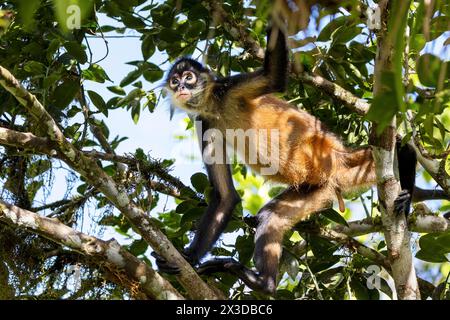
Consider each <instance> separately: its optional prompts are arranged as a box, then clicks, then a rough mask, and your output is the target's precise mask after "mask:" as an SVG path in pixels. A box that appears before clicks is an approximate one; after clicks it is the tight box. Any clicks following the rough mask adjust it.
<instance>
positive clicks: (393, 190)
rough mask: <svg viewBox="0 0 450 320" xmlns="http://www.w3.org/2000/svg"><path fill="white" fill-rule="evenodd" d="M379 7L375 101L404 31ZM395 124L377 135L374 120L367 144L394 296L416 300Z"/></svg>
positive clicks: (382, 92) (386, 5)
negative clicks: (400, 198)
mask: <svg viewBox="0 0 450 320" xmlns="http://www.w3.org/2000/svg"><path fill="white" fill-rule="evenodd" d="M408 3H409V1H408V2H405V3H403V2H402V3H401V4H400V5H399V9H398V11H399V12H398V13H403V12H406V13H407V10H408V5H407V4H408ZM378 6H379V8H380V11H381V13H382V14H381V19H382V21H381V30H380V31H379V32H378V34H377V55H376V57H375V69H374V86H373V95H374V99H375V100H376V99H377V98H378V99H383V97H384V95H385V94H387V93H386V89H385V86H386V84H384V83H383V75H384V74H386V73H388V72H390V73H394V72H395V67H394V65H393V61H394V59H395V55H394V54H395V48H396V43H395V42H394V41H395V40H394V33H395V32H396V31H397V32H401V33H402V35H403V33H404V30H391V29H389V28H391V27H393V26H394V24H393V23H391V21H394V19H393V18H392V17H390V14H392V12H391V10H392V9H393V5H391V3H390V2H389V1H388V0H383V1H380V2H379V3H378ZM405 10H406V11H405ZM402 17H403V14H402ZM397 29H401V28H397ZM390 33H392V34H390ZM396 49H397V50H401V52H403V50H402V49H400V48H398V45H397V48H396ZM391 94H393V93H391ZM392 107H393V106H392ZM395 127H396V120H395V116H394V117H393V118H392V119H391V120H390V121H389V123H388V126H387V127H386V129H384V130H383V132H382V133H381V134H380V135H378V133H377V128H378V126H377V124H376V123H374V124H373V127H372V132H371V138H370V140H371V142H370V143H371V144H372V145H373V156H374V160H375V168H376V175H377V188H378V197H379V199H380V201H379V203H380V207H381V219H382V223H383V231H384V235H385V240H386V246H387V249H388V257H389V261H390V264H391V268H392V276H393V278H394V282H395V287H396V290H397V296H398V298H399V299H402V300H403V299H407V300H417V299H420V291H419V287H418V283H417V277H416V271H415V269H414V264H413V258H412V252H411V245H410V241H411V233H410V232H409V231H408V227H407V222H406V218H405V216H404V215H398V214H396V213H395V210H394V200H395V199H396V197H397V195H398V194H399V190H400V185H399V182H398V181H397V179H396V177H395V173H394V155H395V139H396V130H395Z"/></svg>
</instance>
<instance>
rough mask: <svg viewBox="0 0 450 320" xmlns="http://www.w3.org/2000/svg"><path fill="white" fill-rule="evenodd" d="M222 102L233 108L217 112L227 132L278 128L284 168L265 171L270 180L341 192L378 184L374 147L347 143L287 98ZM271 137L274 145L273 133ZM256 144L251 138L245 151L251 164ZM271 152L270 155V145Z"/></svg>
mask: <svg viewBox="0 0 450 320" xmlns="http://www.w3.org/2000/svg"><path fill="white" fill-rule="evenodd" d="M229 96H233V95H229ZM223 105H225V106H227V108H233V110H221V111H222V112H220V113H218V114H220V116H218V117H216V118H215V119H214V121H215V125H216V126H217V128H219V129H221V130H222V131H223V133H224V136H225V131H226V129H243V130H244V131H245V130H248V129H256V130H260V129H265V130H270V129H276V130H278V131H279V150H280V153H279V155H278V156H279V161H280V163H279V168H280V170H279V172H278V173H277V174H275V175H271V176H266V177H265V178H266V179H268V180H271V181H274V182H281V183H285V184H288V185H290V186H294V187H295V186H302V185H312V186H324V185H328V186H329V187H331V188H333V189H335V190H336V193H337V194H340V192H341V191H342V192H350V191H353V190H354V189H359V188H363V187H366V186H370V185H372V184H374V183H375V169H374V162H373V158H372V152H371V149H370V148H365V149H359V150H351V149H349V148H346V147H345V146H344V145H343V144H342V142H341V141H340V140H339V139H338V138H337V137H336V136H335V135H334V134H332V133H331V132H330V131H328V130H327V129H326V128H325V126H324V125H323V124H322V123H321V122H320V121H319V120H318V119H317V118H315V117H313V116H312V115H310V114H309V113H307V112H305V111H302V110H298V109H296V108H294V107H292V106H291V105H290V104H288V103H287V102H285V101H284V100H281V99H278V98H276V97H275V96H272V95H263V96H260V97H258V98H255V99H250V100H245V99H240V100H236V101H226V102H225V103H223ZM218 112H219V110H218ZM269 132H270V131H269ZM268 142H269V143H268V144H269V145H270V134H269V137H268ZM251 147H252V146H250V145H249V140H248V139H246V145H245V154H241V156H242V158H243V159H244V160H245V162H246V163H248V161H247V160H248V157H249V154H248V151H249V150H250V149H251ZM238 153H239V150H238ZM268 154H269V157H270V150H268ZM249 166H250V167H251V168H252V169H253V170H254V171H256V172H260V170H261V168H262V167H264V164H263V163H260V162H258V163H257V164H252V165H249ZM337 198H339V196H337Z"/></svg>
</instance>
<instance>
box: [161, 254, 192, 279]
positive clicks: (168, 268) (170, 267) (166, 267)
mask: <svg viewBox="0 0 450 320" xmlns="http://www.w3.org/2000/svg"><path fill="white" fill-rule="evenodd" d="M181 255H182V256H183V258H185V259H186V261H187V262H189V263H190V264H191V265H192V261H191V259H190V258H189V256H188V255H187V254H186V252H185V251H183V252H182V253H181ZM152 256H153V257H154V258H155V259H156V265H157V266H158V269H159V271H160V272H163V273H167V274H179V273H180V272H181V270H180V268H179V267H178V266H176V265H174V264H171V263H169V262H168V261H167V260H166V259H164V258H163V257H162V256H160V255H159V254H157V253H156V252H155V251H153V252H152Z"/></svg>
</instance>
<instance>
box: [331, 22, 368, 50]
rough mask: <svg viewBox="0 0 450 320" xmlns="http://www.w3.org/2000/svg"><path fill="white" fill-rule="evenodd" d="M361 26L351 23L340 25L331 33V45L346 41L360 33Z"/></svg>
mask: <svg viewBox="0 0 450 320" xmlns="http://www.w3.org/2000/svg"><path fill="white" fill-rule="evenodd" d="M361 30H362V28H361V27H358V26H355V25H351V26H346V25H344V26H340V27H339V28H337V29H336V30H335V31H333V33H332V35H331V43H332V44H331V46H334V45H335V44H339V43H347V42H349V41H350V40H352V39H353V38H354V37H356V36H357V35H359V34H360V33H361Z"/></svg>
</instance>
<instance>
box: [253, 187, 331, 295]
mask: <svg viewBox="0 0 450 320" xmlns="http://www.w3.org/2000/svg"><path fill="white" fill-rule="evenodd" d="M334 198H335V195H334V192H333V190H332V189H330V188H328V187H302V188H299V189H295V188H293V187H291V188H289V189H287V190H286V191H284V192H283V193H281V194H280V195H278V196H277V197H276V198H274V199H273V200H272V201H270V202H269V203H268V204H267V205H266V206H264V207H263V208H262V209H261V211H260V212H259V213H258V220H259V224H258V227H257V228H256V235H255V253H254V261H255V266H256V268H257V269H258V271H259V275H260V278H261V280H262V284H263V291H264V292H267V293H270V294H273V293H274V292H275V291H276V288H277V284H276V277H277V272H278V264H279V260H280V257H281V252H282V241H283V236H284V234H285V232H286V231H288V230H289V229H291V228H292V226H293V225H295V224H296V223H297V222H299V221H302V220H305V219H307V218H308V217H309V216H310V215H311V214H313V213H315V212H319V211H321V210H323V209H326V208H328V207H330V206H331V205H332V203H333V199H334Z"/></svg>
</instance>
